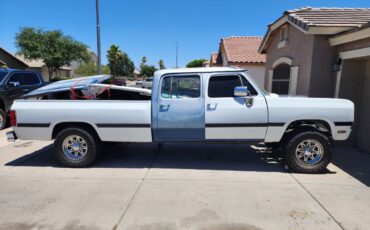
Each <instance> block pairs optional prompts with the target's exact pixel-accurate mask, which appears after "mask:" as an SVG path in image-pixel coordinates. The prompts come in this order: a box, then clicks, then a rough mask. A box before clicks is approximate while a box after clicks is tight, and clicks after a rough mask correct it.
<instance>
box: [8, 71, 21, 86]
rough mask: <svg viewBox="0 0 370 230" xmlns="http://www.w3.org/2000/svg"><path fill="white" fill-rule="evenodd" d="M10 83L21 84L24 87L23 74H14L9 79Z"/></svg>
mask: <svg viewBox="0 0 370 230" xmlns="http://www.w3.org/2000/svg"><path fill="white" fill-rule="evenodd" d="M8 82H19V84H20V85H22V82H23V74H22V73H13V74H12V75H11V76H10V77H9V79H8Z"/></svg>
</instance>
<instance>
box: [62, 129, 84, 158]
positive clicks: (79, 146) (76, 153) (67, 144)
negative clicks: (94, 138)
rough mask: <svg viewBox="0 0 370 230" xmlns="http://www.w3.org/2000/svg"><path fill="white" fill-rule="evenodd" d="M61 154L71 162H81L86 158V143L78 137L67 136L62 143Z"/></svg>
mask: <svg viewBox="0 0 370 230" xmlns="http://www.w3.org/2000/svg"><path fill="white" fill-rule="evenodd" d="M63 153H64V154H65V155H66V157H68V158H69V159H71V160H81V159H82V158H84V157H85V156H86V153H87V143H86V141H85V139H83V138H82V137H80V136H77V135H72V136H68V137H67V138H65V139H64V141H63Z"/></svg>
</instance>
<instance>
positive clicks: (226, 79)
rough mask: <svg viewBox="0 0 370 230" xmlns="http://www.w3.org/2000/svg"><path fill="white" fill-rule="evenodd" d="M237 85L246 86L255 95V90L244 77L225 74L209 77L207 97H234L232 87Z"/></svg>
mask: <svg viewBox="0 0 370 230" xmlns="http://www.w3.org/2000/svg"><path fill="white" fill-rule="evenodd" d="M237 86H247V87H248V89H249V91H250V92H251V94H252V95H257V92H256V90H255V89H254V88H253V87H252V85H251V84H250V83H249V82H248V81H247V79H245V78H244V77H242V76H238V75H229V76H227V75H225V76H214V77H211V78H210V79H209V83H208V97H216V98H217V97H234V88H235V87H237Z"/></svg>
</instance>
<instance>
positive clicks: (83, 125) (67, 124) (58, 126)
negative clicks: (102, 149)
mask: <svg viewBox="0 0 370 230" xmlns="http://www.w3.org/2000/svg"><path fill="white" fill-rule="evenodd" d="M71 127H76V128H82V129H84V130H86V131H89V132H91V133H92V134H94V135H96V137H98V138H99V140H101V138H100V136H99V134H98V132H97V131H96V128H95V127H94V126H93V125H92V124H90V123H87V122H59V123H57V124H55V125H54V127H53V128H52V133H51V139H55V137H56V136H57V135H58V133H59V132H60V131H62V130H63V129H66V128H71Z"/></svg>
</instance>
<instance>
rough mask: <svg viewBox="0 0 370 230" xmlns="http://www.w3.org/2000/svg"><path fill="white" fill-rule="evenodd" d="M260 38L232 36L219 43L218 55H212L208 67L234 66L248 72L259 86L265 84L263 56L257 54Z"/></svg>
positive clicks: (264, 60)
mask: <svg viewBox="0 0 370 230" xmlns="http://www.w3.org/2000/svg"><path fill="white" fill-rule="evenodd" d="M261 41H262V37H256V36H233V37H227V38H223V39H221V41H220V45H219V51H218V53H213V54H212V55H211V59H210V61H209V62H210V66H236V67H240V68H245V69H247V70H248V73H249V75H250V76H251V77H252V78H253V79H254V80H255V81H256V82H257V83H258V84H259V85H260V86H261V87H264V84H265V62H266V57H265V55H264V54H260V53H258V48H259V46H260V44H261Z"/></svg>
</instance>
